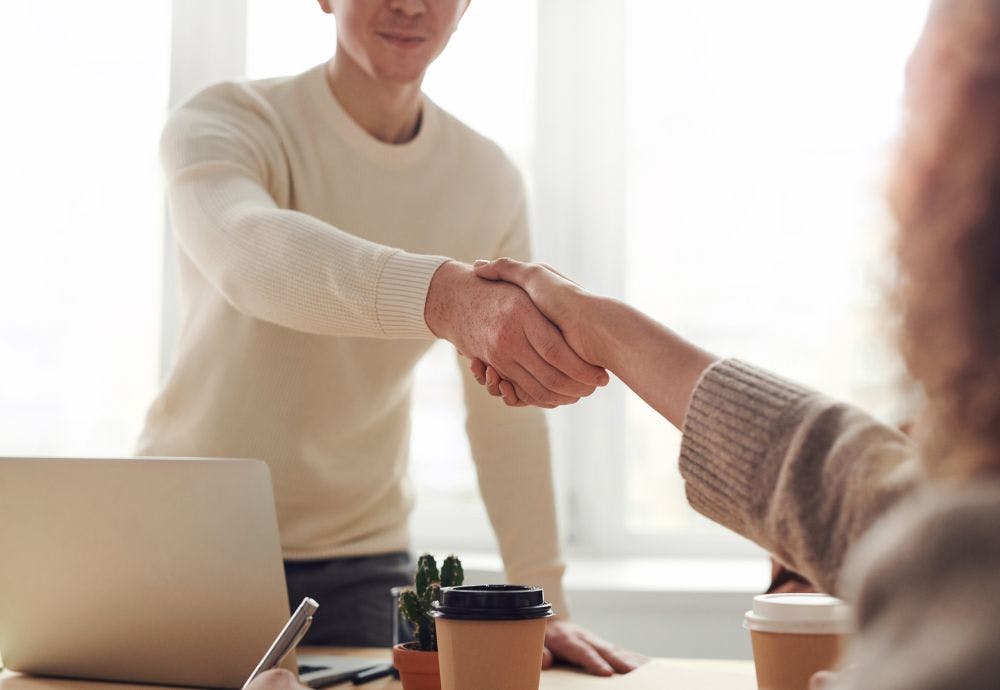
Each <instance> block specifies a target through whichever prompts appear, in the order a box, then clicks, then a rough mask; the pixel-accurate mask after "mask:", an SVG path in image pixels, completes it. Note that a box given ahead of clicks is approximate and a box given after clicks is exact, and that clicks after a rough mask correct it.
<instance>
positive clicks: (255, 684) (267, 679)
mask: <svg viewBox="0 0 1000 690" xmlns="http://www.w3.org/2000/svg"><path fill="white" fill-rule="evenodd" d="M247 690H308V689H307V688H306V686H305V685H303V684H302V683H300V682H299V679H298V678H296V677H295V674H294V673H292V672H291V671H288V670H286V669H283V668H273V669H271V670H270V671H264V672H263V673H261V674H260V675H259V676H257V677H256V678H254V679H253V680H252V681H251V682H250V685H248V686H247Z"/></svg>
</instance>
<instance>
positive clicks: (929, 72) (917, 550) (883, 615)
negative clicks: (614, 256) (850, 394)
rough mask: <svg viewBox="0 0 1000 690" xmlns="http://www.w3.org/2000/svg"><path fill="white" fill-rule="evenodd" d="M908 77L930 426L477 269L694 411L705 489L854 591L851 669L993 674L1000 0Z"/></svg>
mask: <svg viewBox="0 0 1000 690" xmlns="http://www.w3.org/2000/svg"><path fill="white" fill-rule="evenodd" d="M907 77H908V84H907V111H908V117H907V121H906V123H905V127H904V130H903V137H902V140H901V142H900V147H899V155H898V160H897V164H896V167H895V170H894V173H893V176H892V183H891V185H890V190H889V197H890V202H891V205H892V207H893V210H894V213H895V216H896V219H897V221H898V245H897V246H898V252H897V256H898V265H899V273H900V279H899V285H898V289H897V291H896V294H895V295H894V301H895V303H896V305H895V306H896V309H898V312H899V314H900V316H901V338H900V340H901V351H902V354H903V356H904V359H905V361H906V363H907V367H908V370H909V372H910V373H911V375H912V377H913V379H914V380H915V381H916V382H917V383H918V384H919V385H920V386H921V387H922V389H923V393H924V398H925V400H926V404H925V406H924V409H923V411H922V414H921V419H920V421H919V422H918V424H917V425H916V427H915V429H914V433H915V436H914V437H913V438H910V437H907V436H904V435H903V434H901V433H899V432H898V431H896V430H895V429H892V428H889V427H887V426H885V425H883V424H881V423H879V422H877V421H876V420H875V419H873V418H871V417H870V416H868V415H866V414H865V413H864V412H862V411H860V410H858V409H855V408H853V407H851V406H849V405H845V404H841V403H838V402H835V401H832V400H830V399H828V398H826V397H824V396H822V395H821V394H819V393H816V392H814V391H811V390H809V389H807V388H805V387H803V386H801V385H799V384H797V383H794V382H792V381H788V380H786V379H783V378H781V377H779V376H777V375H775V374H772V373H769V372H766V371H763V370H761V369H759V368H757V367H754V366H752V365H749V364H746V363H743V362H739V361H735V360H720V359H718V358H716V357H715V356H713V355H711V354H710V353H708V352H705V351H704V350H702V349H700V348H698V347H697V346H695V345H693V344H691V343H689V342H687V341H685V340H683V339H682V338H681V337H679V336H678V335H676V334H675V333H673V332H672V331H670V330H669V329H667V328H666V327H664V326H663V325H661V324H659V323H657V322H656V321H654V320H652V319H650V318H649V317H647V316H645V315H644V314H642V313H641V312H639V311H637V310H635V309H633V308H631V307H629V306H627V305H625V304H623V303H621V302H618V301H616V300H613V299H609V298H604V297H600V296H597V295H594V294H592V293H589V292H586V291H585V290H583V289H581V288H580V287H579V286H577V285H576V284H574V283H572V282H571V281H569V280H567V279H565V278H564V277H562V276H561V275H559V274H558V273H557V272H555V271H554V270H552V269H550V268H548V267H546V266H540V265H528V264H521V263H518V262H514V261H510V260H499V261H496V262H492V263H485V262H480V263H479V264H478V265H477V271H478V273H479V275H480V276H481V277H484V278H488V279H492V280H506V281H509V282H512V283H516V284H518V285H520V286H521V287H522V288H524V289H525V290H526V291H527V292H528V294H529V295H530V296H531V298H532V299H533V300H534V302H535V304H536V305H537V306H538V307H539V308H540V309H541V310H542V312H543V313H545V314H546V316H548V317H549V318H550V319H551V320H552V321H553V322H554V323H555V324H556V325H557V326H559V327H560V329H561V330H562V331H563V333H564V335H565V337H566V340H567V342H568V343H569V344H570V345H571V346H572V347H573V348H574V349H575V350H576V351H577V352H578V353H579V354H580V356H581V357H583V358H584V359H586V360H587V361H589V362H591V363H593V364H596V365H598V366H603V367H606V368H607V369H608V370H610V371H613V372H614V373H615V374H616V375H617V376H619V378H621V379H622V381H624V382H625V383H626V384H627V385H628V386H629V387H630V388H632V389H633V390H634V391H635V392H636V393H637V394H638V395H639V396H640V397H642V399H643V400H645V401H646V402H647V403H649V404H650V405H651V406H652V407H654V408H655V409H656V410H657V411H659V412H660V413H661V414H662V415H663V416H664V417H666V418H667V419H668V420H669V421H670V422H672V423H673V424H675V425H676V426H677V427H679V428H681V429H682V430H683V434H684V435H683V442H682V447H681V457H680V468H681V474H682V475H683V477H684V480H685V483H686V491H687V497H688V500H689V501H690V503H691V505H692V506H693V507H694V508H696V509H697V510H699V511H700V512H702V513H704V514H705V515H707V516H708V517H710V518H712V519H713V520H715V521H717V522H719V523H721V524H723V525H725V526H727V527H729V528H731V529H733V530H735V531H737V532H739V533H740V534H742V535H744V536H746V537H748V538H750V539H753V540H754V541H756V542H757V543H758V544H760V545H762V546H763V547H765V548H766V549H768V550H769V551H771V552H772V553H775V554H777V555H778V556H779V557H780V558H781V560H782V561H783V562H784V563H786V564H788V565H789V566H790V567H791V568H793V569H795V570H796V571H798V572H801V573H803V574H804V575H805V576H807V577H808V578H809V579H810V580H811V581H812V582H814V583H817V584H818V585H819V586H820V587H821V588H823V589H824V590H826V591H829V592H833V593H835V594H837V595H839V596H841V597H843V598H846V599H848V600H850V601H851V602H852V603H853V604H854V606H855V611H856V616H857V620H856V622H857V629H858V634H857V635H856V636H855V639H854V642H853V643H852V646H851V648H850V650H849V653H848V663H847V670H846V671H845V672H844V673H843V674H841V676H840V677H839V678H837V679H835V680H834V681H833V684H834V686H835V687H838V688H855V689H857V688H881V689H887V688H900V689H902V688H906V689H908V690H931V689H932V688H934V689H936V688H941V689H944V688H949V689H952V688H963V689H965V690H972V689H975V688H984V689H985V688H995V687H997V684H998V682H1000V681H998V680H997V679H998V678H1000V2H998V1H997V0H936V2H934V4H933V6H932V9H931V12H930V16H929V18H928V21H927V25H926V27H925V30H924V33H923V35H922V37H921V39H920V41H919V43H918V45H917V48H916V50H915V52H914V54H913V56H912V58H911V60H910V64H909V67H908V75H907ZM779 268H780V267H779ZM473 371H474V373H476V375H477V378H479V379H480V382H481V383H483V384H485V385H486V386H487V387H488V388H489V390H490V392H491V393H492V394H494V395H498V396H501V397H503V398H504V400H505V401H506V402H507V403H508V404H510V405H521V404H523V403H522V401H521V400H520V399H519V398H518V395H517V392H516V391H515V389H514V388H513V387H512V386H511V385H510V384H509V383H507V382H506V381H503V380H501V379H500V378H499V377H498V376H497V374H496V372H495V371H494V370H493V369H492V368H491V367H488V366H486V365H484V364H483V363H481V362H478V361H474V362H473ZM821 682H823V681H821V679H820V678H816V679H814V685H815V686H817V687H818V686H819V685H820V684H821Z"/></svg>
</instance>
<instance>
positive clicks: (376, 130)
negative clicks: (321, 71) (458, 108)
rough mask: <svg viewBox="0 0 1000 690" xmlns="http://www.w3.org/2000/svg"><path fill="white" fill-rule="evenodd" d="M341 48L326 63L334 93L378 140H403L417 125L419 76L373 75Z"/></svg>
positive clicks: (406, 139)
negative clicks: (401, 80)
mask: <svg viewBox="0 0 1000 690" xmlns="http://www.w3.org/2000/svg"><path fill="white" fill-rule="evenodd" d="M343 55H344V52H343V51H339V52H338V55H337V56H336V57H334V58H333V59H332V60H330V61H329V62H328V63H327V65H326V81H327V84H328V85H329V86H330V90H331V91H332V92H333V95H334V96H335V97H336V99H337V100H338V101H339V102H340V105H341V106H343V108H344V110H346V111H347V114H348V115H350V116H351V119H353V120H354V121H355V122H357V123H358V124H359V125H361V127H362V128H363V129H364V130H365V131H366V132H368V133H369V134H371V135H372V136H373V137H375V138H376V139H378V140H379V141H384V142H386V143H388V144H405V143H406V142H408V141H410V140H411V139H413V137H415V136H416V135H417V131H418V129H419V127H420V107H421V102H422V101H421V96H420V80H417V81H415V82H411V83H407V84H390V83H385V82H380V81H377V80H375V79H372V78H371V76H369V75H368V74H366V73H365V72H364V70H362V69H361V67H360V66H359V65H357V64H356V63H355V62H354V61H353V60H351V59H350V58H349V57H342V56H343Z"/></svg>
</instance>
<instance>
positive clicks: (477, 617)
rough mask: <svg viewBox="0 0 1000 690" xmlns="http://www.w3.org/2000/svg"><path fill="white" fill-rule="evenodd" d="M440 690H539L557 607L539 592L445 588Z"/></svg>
mask: <svg viewBox="0 0 1000 690" xmlns="http://www.w3.org/2000/svg"><path fill="white" fill-rule="evenodd" d="M432 606H433V607H434V610H433V611H432V613H431V615H432V616H434V618H435V621H434V624H435V627H436V628H437V642H438V662H439V666H440V669H441V690H472V689H475V690H538V682H539V678H540V676H541V668H542V649H543V647H544V644H545V625H546V620H547V619H548V618H550V617H551V616H552V615H553V613H552V606H551V605H549V604H548V603H547V602H545V601H544V596H543V592H542V590H541V589H540V588H538V587H523V586H520V585H467V586H462V587H445V588H444V589H442V590H441V599H440V601H435V602H434V603H433V604H432Z"/></svg>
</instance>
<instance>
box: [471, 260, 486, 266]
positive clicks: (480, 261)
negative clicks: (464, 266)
mask: <svg viewBox="0 0 1000 690" xmlns="http://www.w3.org/2000/svg"><path fill="white" fill-rule="evenodd" d="M488 263H489V261H487V260H486V259H476V260H475V261H473V262H472V265H473V266H485V265H486V264H488Z"/></svg>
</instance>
